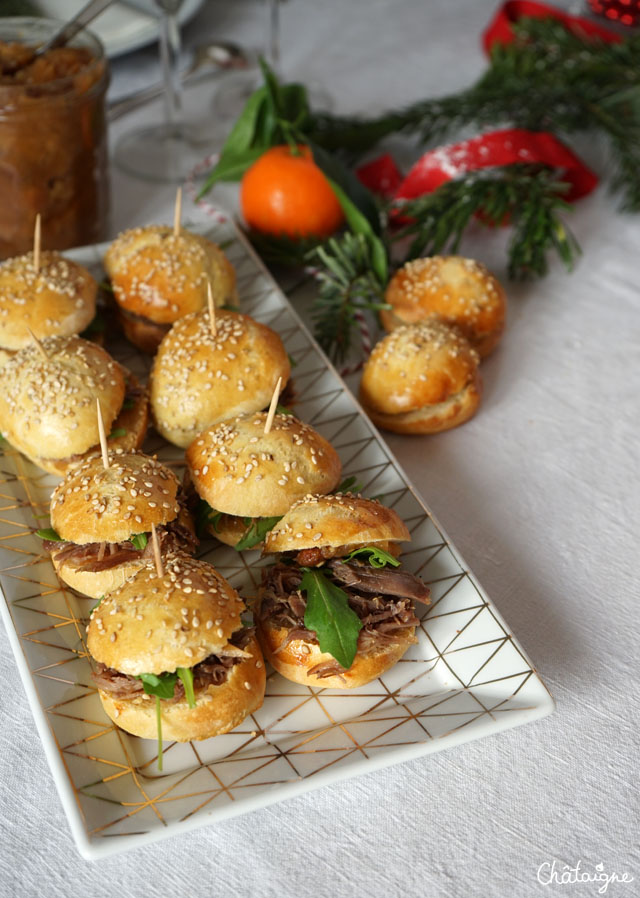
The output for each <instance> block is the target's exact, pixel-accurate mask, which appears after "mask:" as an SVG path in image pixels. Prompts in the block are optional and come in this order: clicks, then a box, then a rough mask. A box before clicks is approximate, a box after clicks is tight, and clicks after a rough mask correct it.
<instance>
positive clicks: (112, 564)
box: [38, 451, 197, 598]
mask: <svg viewBox="0 0 640 898" xmlns="http://www.w3.org/2000/svg"><path fill="white" fill-rule="evenodd" d="M152 525H154V526H155V527H156V532H157V535H158V540H159V543H160V547H161V548H162V550H164V551H168V550H173V551H175V550H181V551H186V552H194V551H195V549H196V545H197V540H196V538H195V535H194V532H193V525H192V523H191V518H190V515H189V513H188V512H187V511H186V507H185V504H184V501H183V499H182V494H181V490H180V484H179V482H178V479H177V478H176V476H175V474H173V472H172V471H170V470H169V469H168V468H165V466H164V465H162V464H161V463H160V462H159V461H157V459H155V458H150V457H149V456H147V455H143V454H142V453H141V452H122V451H118V452H109V467H108V468H105V467H104V464H103V461H102V457H101V456H100V455H95V456H92V457H91V458H88V459H87V460H86V461H84V462H82V463H81V464H78V465H76V466H75V467H74V468H72V469H71V471H70V472H69V473H68V474H67V476H66V477H65V479H64V480H63V481H62V483H60V484H58V486H57V487H56V489H55V490H54V492H53V495H52V497H51V529H47V530H40V531H38V535H39V536H41V537H42V538H43V540H44V543H43V545H44V548H45V549H46V550H47V551H48V552H50V553H51V560H52V562H53V566H54V567H55V569H56V571H57V573H58V576H59V577H60V579H61V580H63V581H64V582H65V583H66V584H67V585H68V586H71V587H72V588H73V589H75V590H76V591H77V592H79V593H82V594H83V595H86V596H92V597H93V598H99V597H100V596H103V595H106V594H107V593H110V592H112V591H113V590H114V589H117V588H118V587H120V586H122V584H123V583H124V582H125V581H127V580H128V579H129V578H130V577H131V576H133V574H135V573H136V572H137V571H138V570H140V568H142V567H144V565H145V563H146V562H147V560H148V559H149V558H152V557H153V552H152V546H151V541H150V533H151V528H152Z"/></svg>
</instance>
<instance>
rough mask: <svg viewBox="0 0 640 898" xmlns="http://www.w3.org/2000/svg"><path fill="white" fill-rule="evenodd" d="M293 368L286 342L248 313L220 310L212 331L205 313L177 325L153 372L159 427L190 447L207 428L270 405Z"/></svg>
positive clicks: (154, 408)
mask: <svg viewBox="0 0 640 898" xmlns="http://www.w3.org/2000/svg"><path fill="white" fill-rule="evenodd" d="M290 371H291V369H290V364H289V358H288V356H287V353H286V350H285V348H284V346H283V345H282V340H281V339H280V337H279V336H278V334H276V333H275V331H272V330H271V328H269V327H267V326H266V325H264V324H259V323H258V322H257V321H254V320H253V319H252V318H250V317H249V316H248V315H240V314H238V313H236V312H227V311H221V312H218V313H217V314H216V316H215V324H214V328H213V329H212V326H211V318H210V316H209V312H208V311H207V310H206V309H203V310H202V311H200V312H195V313H194V314H192V315H187V316H186V317H185V318H181V319H180V321H177V322H176V323H175V324H174V325H173V327H172V328H171V330H170V331H169V333H168V334H167V336H166V337H165V338H164V340H163V341H162V343H161V344H160V348H159V349H158V354H157V355H156V358H155V360H154V364H153V370H152V372H151V408H152V412H153V417H154V421H155V426H156V429H157V430H158V431H159V432H160V433H161V434H162V436H163V437H165V439H167V440H169V442H171V443H175V445H177V446H182V447H183V448H186V447H187V446H188V445H189V444H190V443H192V442H193V440H194V439H195V438H196V436H197V435H198V434H199V433H200V432H201V431H203V430H204V429H205V428H207V427H210V426H211V425H213V424H218V423H219V422H220V421H224V420H225V419H227V418H234V417H236V416H237V415H245V414H251V413H252V412H257V411H260V410H261V409H264V408H266V407H267V406H268V405H269V400H270V399H271V394H272V393H273V385H274V383H276V381H277V380H278V378H281V379H282V383H283V384H286V383H287V381H288V379H289V375H290Z"/></svg>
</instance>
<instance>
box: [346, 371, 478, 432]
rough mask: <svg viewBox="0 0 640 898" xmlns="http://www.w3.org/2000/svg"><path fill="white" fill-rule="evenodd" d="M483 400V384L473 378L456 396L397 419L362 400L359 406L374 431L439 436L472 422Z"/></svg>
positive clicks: (398, 416) (402, 414) (399, 416)
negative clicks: (437, 434)
mask: <svg viewBox="0 0 640 898" xmlns="http://www.w3.org/2000/svg"><path fill="white" fill-rule="evenodd" d="M481 398H482V381H481V380H480V375H479V374H476V377H475V378H474V380H473V381H472V382H471V383H470V384H468V385H467V386H466V387H465V388H464V389H463V390H460V392H459V393H456V394H455V395H454V396H450V397H449V399H447V400H445V401H444V402H438V403H436V404H435V405H425V406H423V407H422V408H417V409H412V410H411V411H409V412H401V413H400V414H397V415H390V414H386V413H385V412H379V411H376V409H374V408H371V406H369V405H367V404H366V403H365V402H363V400H362V396H360V402H362V406H363V408H364V410H365V412H366V413H367V414H368V415H369V417H370V418H371V420H372V421H373V423H374V424H375V425H376V427H379V428H380V429H381V430H389V431H391V432H392V433H407V434H411V433H414V434H420V433H441V432H442V431H443V430H451V429H452V428H454V427H459V426H460V424H464V423H465V421H468V420H469V419H470V418H473V416H474V415H475V413H476V412H477V410H478V407H479V405H480V400H481Z"/></svg>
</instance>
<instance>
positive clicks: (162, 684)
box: [136, 673, 186, 770]
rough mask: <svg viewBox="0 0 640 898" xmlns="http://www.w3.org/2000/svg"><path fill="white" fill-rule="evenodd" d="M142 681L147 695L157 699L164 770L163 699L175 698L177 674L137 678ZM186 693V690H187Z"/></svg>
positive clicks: (160, 757)
mask: <svg viewBox="0 0 640 898" xmlns="http://www.w3.org/2000/svg"><path fill="white" fill-rule="evenodd" d="M136 679H137V680H141V681H142V686H143V688H144V691H145V692H146V693H147V695H155V697H156V726H157V728H158V770H162V707H161V705H160V699H161V698H173V693H174V691H175V688H176V682H177V681H178V674H177V673H162V674H160V675H158V674H148V673H143V674H140V676H139V677H136ZM185 693H186V688H185Z"/></svg>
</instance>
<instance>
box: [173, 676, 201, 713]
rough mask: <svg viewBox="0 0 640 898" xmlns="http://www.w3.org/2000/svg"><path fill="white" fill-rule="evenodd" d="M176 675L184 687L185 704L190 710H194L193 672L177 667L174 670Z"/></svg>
mask: <svg viewBox="0 0 640 898" xmlns="http://www.w3.org/2000/svg"><path fill="white" fill-rule="evenodd" d="M176 673H177V674H178V676H179V677H180V679H181V681H182V685H183V686H184V695H185V698H186V700H187V704H188V705H189V707H190V708H195V706H196V696H195V692H194V691H193V670H192V668H190V667H179V668H178V669H177V670H176Z"/></svg>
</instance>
